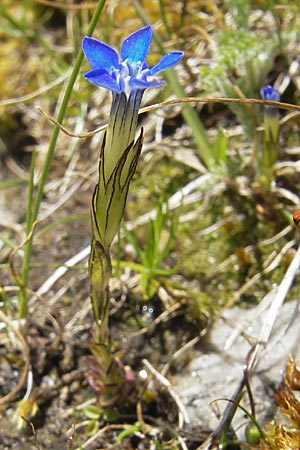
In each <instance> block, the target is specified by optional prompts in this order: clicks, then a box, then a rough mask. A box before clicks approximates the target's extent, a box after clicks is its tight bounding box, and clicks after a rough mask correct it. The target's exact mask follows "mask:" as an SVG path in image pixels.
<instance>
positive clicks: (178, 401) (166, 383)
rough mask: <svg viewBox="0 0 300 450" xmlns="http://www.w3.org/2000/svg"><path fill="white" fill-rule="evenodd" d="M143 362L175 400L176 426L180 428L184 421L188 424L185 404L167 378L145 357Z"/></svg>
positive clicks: (188, 419)
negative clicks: (176, 409)
mask: <svg viewBox="0 0 300 450" xmlns="http://www.w3.org/2000/svg"><path fill="white" fill-rule="evenodd" d="M143 364H144V365H145V366H146V368H147V369H148V370H149V372H150V373H151V374H152V375H153V376H154V377H155V378H156V379H157V380H158V381H159V383H160V384H161V385H162V386H164V387H165V388H166V389H167V390H168V392H169V394H170V396H171V397H172V398H173V400H174V401H175V403H176V405H177V407H178V412H179V414H178V416H179V417H178V426H179V428H182V427H183V425H184V423H186V424H189V423H190V422H191V421H190V418H189V416H188V413H187V411H186V409H185V406H184V404H183V402H182V400H181V398H180V397H179V395H178V394H177V392H175V390H174V389H173V387H172V386H171V383H170V382H169V380H167V378H165V377H164V376H163V375H162V374H161V373H159V372H158V371H157V370H156V369H155V368H154V367H153V366H152V364H150V362H149V361H148V360H147V359H143Z"/></svg>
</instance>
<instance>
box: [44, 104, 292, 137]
mask: <svg viewBox="0 0 300 450" xmlns="http://www.w3.org/2000/svg"><path fill="white" fill-rule="evenodd" d="M180 103H239V104H242V105H255V104H257V105H264V106H265V105H267V106H275V107H276V108H280V109H286V110H288V111H290V110H291V111H297V112H298V113H300V106H299V105H292V104H290V103H283V102H275V101H272V100H260V99H257V98H227V97H216V98H212V97H200V98H199V97H182V98H176V99H171V100H166V101H164V102H161V103H155V104H154V105H150V106H145V107H144V108H141V109H140V111H139V114H142V113H145V112H149V111H155V110H156V109H159V108H162V107H163V106H169V105H177V104H180ZM37 110H38V111H39V112H40V113H41V114H42V115H43V116H45V117H46V118H47V119H48V120H49V121H50V122H52V123H53V124H54V125H55V126H57V127H58V128H59V129H60V130H61V131H62V132H63V133H65V134H66V135H67V136H71V137H76V138H81V139H83V138H87V137H91V136H94V135H95V134H97V133H99V132H100V131H103V130H105V129H106V128H107V125H103V126H101V127H99V128H96V130H93V131H89V132H87V133H79V134H77V133H73V132H72V131H69V130H68V129H67V128H65V127H64V126H62V125H61V124H60V123H59V122H58V121H57V120H56V119H54V118H53V117H51V116H49V115H48V114H47V113H46V112H45V111H43V110H42V108H41V107H40V106H38V107H37Z"/></svg>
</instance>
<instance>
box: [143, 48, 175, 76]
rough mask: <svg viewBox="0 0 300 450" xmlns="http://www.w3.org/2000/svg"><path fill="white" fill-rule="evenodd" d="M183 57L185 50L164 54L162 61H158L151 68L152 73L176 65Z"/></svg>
mask: <svg viewBox="0 0 300 450" xmlns="http://www.w3.org/2000/svg"><path fill="white" fill-rule="evenodd" d="M182 57H183V52H171V53H168V54H167V55H164V56H163V57H162V58H161V59H160V61H158V63H157V64H155V66H153V67H152V68H151V69H150V70H149V74H150V75H155V74H156V73H158V72H161V71H162V70H166V69H169V68H170V67H172V66H175V64H177V63H178V62H179V61H180V60H181V59H182Z"/></svg>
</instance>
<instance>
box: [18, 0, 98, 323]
mask: <svg viewBox="0 0 300 450" xmlns="http://www.w3.org/2000/svg"><path fill="white" fill-rule="evenodd" d="M105 1H106V0H99V2H98V5H97V7H96V10H95V13H94V15H93V17H92V20H91V23H90V25H89V27H88V30H87V35H89V36H90V35H92V33H93V31H94V29H95V27H96V25H97V22H98V20H99V17H100V14H101V12H102V9H103V7H104V5H105ZM82 61H83V52H82V50H80V51H79V53H78V55H77V58H76V60H75V63H74V68H73V70H72V73H71V76H70V78H69V81H68V83H67V86H66V91H65V94H64V96H63V99H62V102H61V105H60V107H59V110H58V113H57V121H58V122H59V123H62V121H63V119H64V117H65V114H66V110H67V106H68V102H69V100H70V97H71V94H72V91H73V86H74V83H75V81H76V79H77V76H78V73H79V71H80V67H81V64H82ZM58 134H59V127H57V126H55V127H54V128H53V130H52V133H51V137H50V142H49V147H48V152H47V155H46V159H45V161H44V165H43V170H42V174H41V178H40V180H39V184H38V187H37V193H36V197H35V202H34V204H33V208H32V214H31V218H30V219H31V220H30V223H27V226H26V229H29V230H30V229H31V228H32V225H33V223H34V221H35V220H36V219H37V216H38V213H39V209H40V205H41V201H42V197H43V192H44V185H45V183H46V179H47V176H48V172H49V168H50V163H51V161H52V157H53V153H54V150H55V147H56V142H57V137H58ZM29 201H30V200H29ZM32 244H33V238H31V239H30V240H29V242H28V243H27V244H26V246H25V248H24V259H23V262H22V268H21V278H22V283H23V286H25V289H23V290H22V291H21V298H20V305H19V317H20V318H23V317H26V315H27V303H28V291H27V281H28V269H29V260H30V256H31V250H32Z"/></svg>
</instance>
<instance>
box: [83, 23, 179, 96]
mask: <svg viewBox="0 0 300 450" xmlns="http://www.w3.org/2000/svg"><path fill="white" fill-rule="evenodd" d="M151 40H152V27H151V26H150V25H148V26H146V27H143V28H140V29H139V30H137V31H135V32H134V33H132V34H130V35H129V36H128V37H127V38H126V39H125V40H124V41H123V43H122V45H121V50H120V56H121V58H119V56H118V53H117V52H116V51H115V50H114V49H113V48H112V47H110V46H109V45H107V44H104V43H103V42H101V41H99V40H98V39H94V38H91V37H88V36H86V37H85V38H84V39H83V41H82V48H83V51H84V54H85V56H86V58H87V60H88V62H89V63H90V65H91V67H92V69H91V70H89V71H88V72H86V73H85V74H84V76H85V78H86V79H87V80H88V81H89V82H90V83H93V84H96V85H97V86H101V87H104V88H106V89H109V90H111V91H113V92H115V93H116V94H120V93H121V92H124V93H125V94H126V95H127V97H129V95H130V93H131V92H132V91H137V90H144V89H146V88H153V87H158V86H161V85H162V84H163V83H164V82H163V81H162V80H157V79H155V78H154V75H156V74H158V73H159V72H161V71H163V70H165V69H168V68H170V67H172V66H174V65H175V64H177V63H178V62H179V61H180V60H181V59H182V57H183V52H180V51H176V52H171V53H168V54H167V55H165V56H163V57H162V58H161V60H160V61H159V62H158V63H157V64H155V66H153V67H151V68H150V67H149V66H148V64H147V63H146V61H145V60H146V57H147V55H148V53H149V49H150V44H151Z"/></svg>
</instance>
